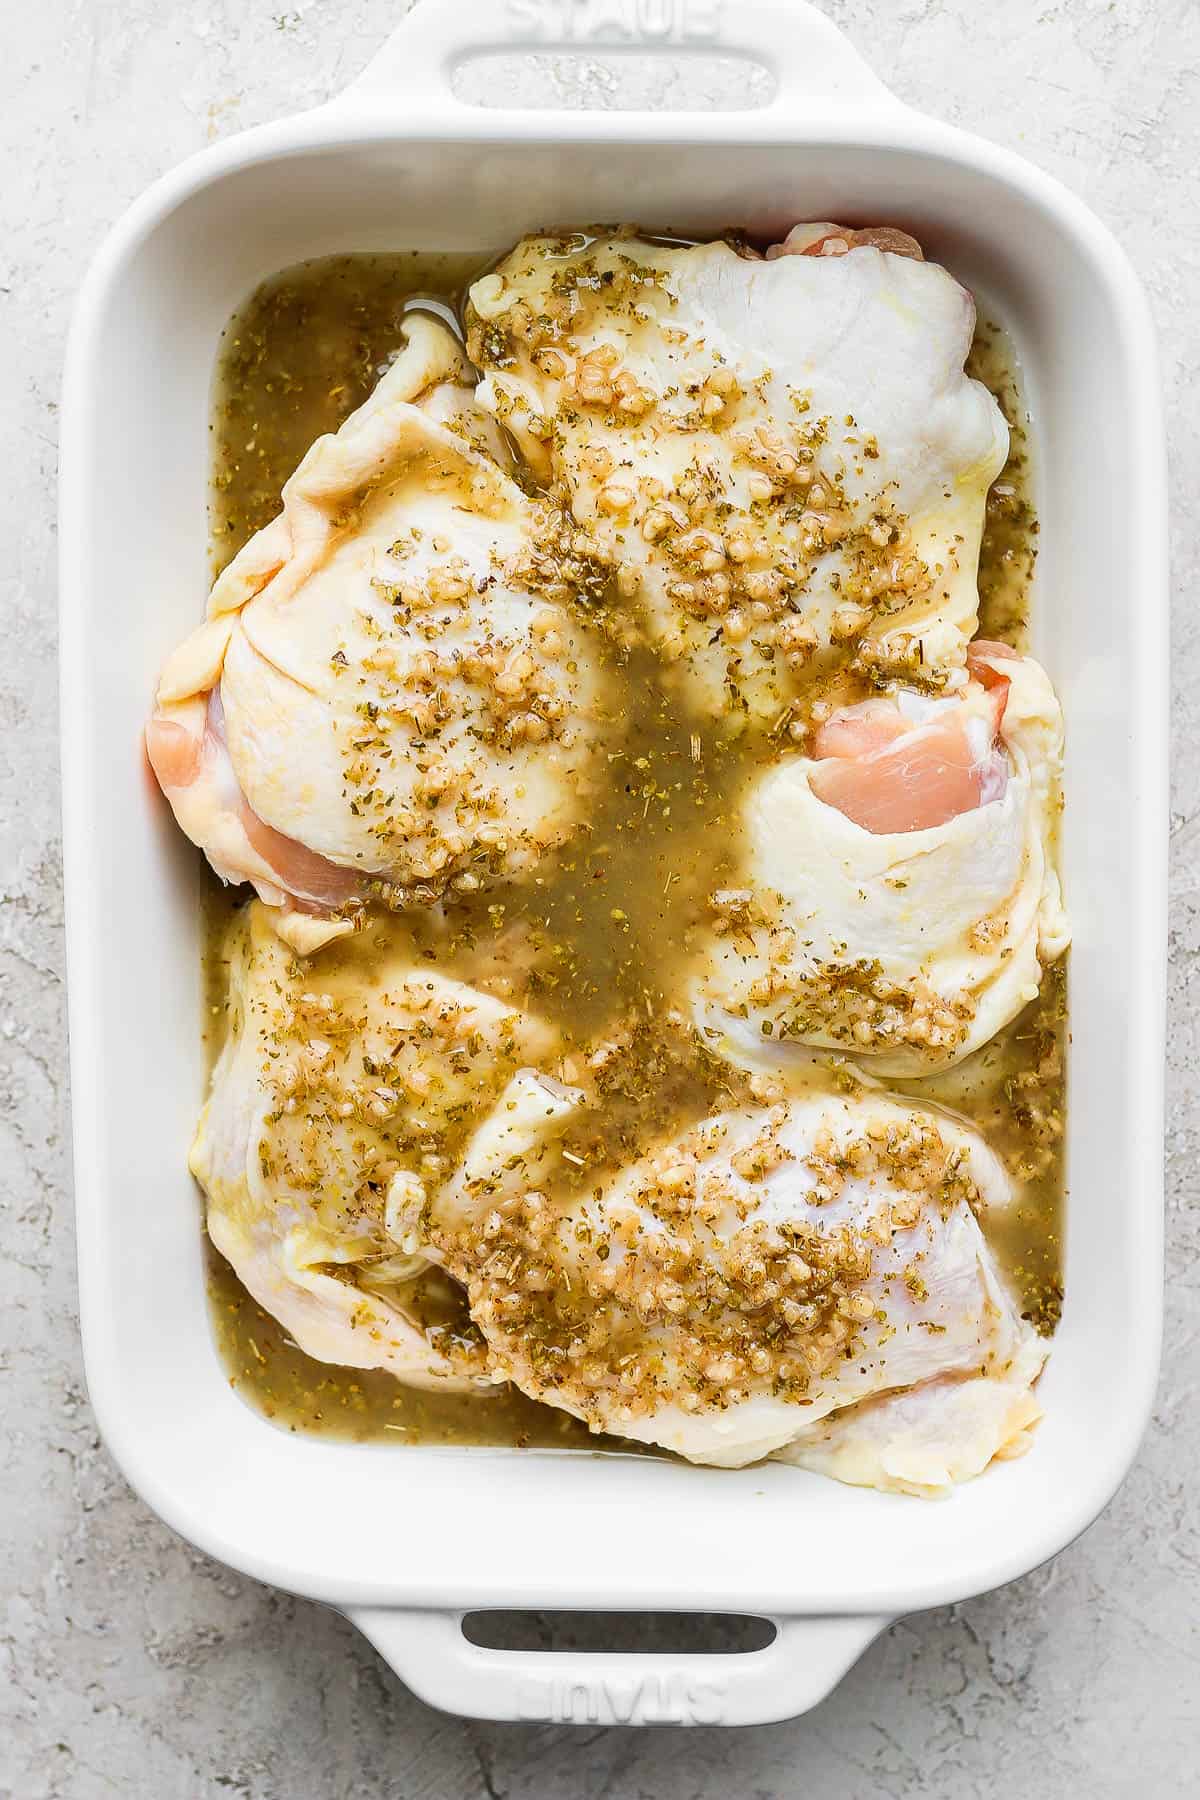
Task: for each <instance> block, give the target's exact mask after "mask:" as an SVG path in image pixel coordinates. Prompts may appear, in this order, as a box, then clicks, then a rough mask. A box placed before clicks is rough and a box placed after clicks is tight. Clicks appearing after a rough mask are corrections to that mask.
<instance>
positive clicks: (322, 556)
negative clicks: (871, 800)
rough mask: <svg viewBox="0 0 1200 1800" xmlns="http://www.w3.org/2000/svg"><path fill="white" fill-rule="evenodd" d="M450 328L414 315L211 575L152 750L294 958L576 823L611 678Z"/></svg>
mask: <svg viewBox="0 0 1200 1800" xmlns="http://www.w3.org/2000/svg"><path fill="white" fill-rule="evenodd" d="M465 374H466V366H465V363H464V360H463V357H462V353H461V351H460V350H459V348H458V345H457V343H456V341H455V339H454V338H453V336H452V334H451V333H450V332H449V331H448V330H447V329H446V328H445V327H444V326H441V325H439V324H436V323H434V322H433V321H432V320H431V319H428V318H423V317H420V316H414V317H413V318H412V319H411V320H410V322H409V324H408V327H407V344H406V347H405V349H404V350H403V351H402V353H401V354H400V356H399V357H398V358H397V360H396V361H395V362H394V364H393V365H392V367H391V368H390V369H389V370H388V372H387V374H386V375H385V376H384V377H383V379H382V380H381V381H380V383H379V385H378V386H377V388H376V389H375V391H374V393H373V394H372V395H371V396H370V398H369V399H368V400H367V401H366V403H365V404H364V405H363V406H362V407H360V408H359V410H358V411H357V412H355V413H353V414H352V415H351V416H350V418H348V419H347V420H346V422H345V424H343V426H342V427H341V429H340V430H339V431H338V432H337V433H336V435H334V436H330V437H324V438H321V439H320V440H318V442H317V443H316V444H314V445H313V447H312V449H311V450H310V451H309V452H308V454H307V456H306V457H305V458H304V460H303V462H302V463H301V465H300V467H299V469H298V470H297V471H296V473H295V474H294V475H293V476H292V477H291V479H290V481H289V482H288V483H287V485H286V486H285V488H284V492H283V511H282V512H281V513H280V515H279V516H278V518H276V519H275V520H274V522H273V523H272V524H270V525H269V526H267V527H266V528H265V529H264V530H263V531H260V532H259V533H258V534H257V536H256V537H254V538H252V539H251V540H250V542H249V543H248V544H247V545H246V546H245V548H244V549H243V550H242V551H241V552H240V553H239V555H238V556H236V557H235V558H234V560H233V562H231V563H230V565H229V567H228V568H227V569H226V570H225V572H224V574H223V575H222V576H221V577H220V579H219V580H218V582H217V583H216V586H215V587H214V589H213V592H212V597H211V600H210V602H209V617H208V620H207V621H206V623H205V624H204V625H202V626H201V627H200V628H199V630H198V631H197V632H195V633H194V634H193V636H192V637H191V638H189V639H188V640H187V642H186V643H185V644H184V645H183V646H181V648H180V649H179V650H178V651H176V653H175V654H174V656H172V658H171V659H170V661H169V662H168V664H167V667H166V669H165V670H164V672H163V676H162V679H161V681H160V684H159V690H158V702H157V706H156V710H155V713H154V717H153V718H152V719H151V721H150V723H149V725H148V727H147V731H146V743H147V749H148V752H149V756H150V760H151V763H152V764H153V766H154V770H155V773H156V774H157V776H158V779H159V781H160V783H161V785H162V787H163V789H164V792H165V793H166V794H167V797H168V798H169V799H170V801H171V804H172V806H173V807H174V809H175V813H176V816H177V818H178V819H179V822H180V824H181V825H182V826H183V828H184V830H185V831H186V832H187V833H188V835H189V836H190V837H191V838H192V839H193V840H194V841H195V842H196V843H197V844H199V845H200V846H201V847H202V848H203V849H204V850H205V852H206V854H207V855H208V858H209V860H210V862H211V863H212V865H213V867H214V868H215V869H216V871H217V873H218V874H219V875H221V876H222V877H223V878H224V879H226V880H230V881H243V880H249V881H252V882H253V883H254V885H255V887H256V888H257V890H258V892H259V894H260V896H261V897H262V898H263V899H264V900H265V901H267V902H268V903H269V904H271V905H273V906H275V907H277V908H279V909H280V911H281V915H282V922H283V927H284V929H285V930H286V931H287V932H288V933H289V936H290V938H291V941H292V942H293V943H294V944H295V945H296V946H297V947H298V948H301V949H312V948H315V947H316V946H317V945H318V944H320V943H321V942H324V941H326V940H327V939H329V938H330V937H332V936H336V935H338V934H339V933H341V932H345V931H348V930H351V929H353V915H354V912H355V910H356V909H358V908H361V905H362V903H363V902H364V901H365V900H366V899H368V898H379V899H382V900H383V901H385V902H386V903H388V904H390V905H393V906H404V905H407V904H411V903H414V902H417V903H419V902H423V901H425V902H427V901H429V900H430V899H434V898H437V897H438V896H440V895H441V894H442V893H443V892H445V891H446V890H447V889H450V890H452V891H462V892H468V891H471V890H473V889H475V888H478V887H479V886H480V885H481V884H483V883H485V882H487V881H491V880H494V879H497V878H503V877H509V876H516V875H523V874H526V873H527V872H528V871H530V870H531V869H532V868H534V867H535V866H536V865H537V863H538V862H539V860H540V859H541V858H542V857H543V856H544V855H545V854H546V853H547V851H549V850H550V849H552V848H553V847H554V846H555V845H557V844H559V843H560V842H562V841H563V840H564V839H565V838H566V837H567V836H568V835H569V834H570V833H571V832H572V831H573V830H574V828H575V826H576V823H577V821H578V818H579V814H580V809H581V806H582V805H583V803H584V801H585V799H586V794H587V790H588V777H589V770H590V768H591V763H592V758H593V755H594V752H595V749H596V745H597V737H598V733H599V731H600V729H601V725H602V719H603V701H602V692H603V686H604V683H603V679H602V676H601V673H600V670H599V668H598V666H597V663H596V661H595V657H594V652H593V649H592V646H591V645H590V643H589V642H588V640H587V637H586V634H585V630H584V628H583V627H582V626H581V625H580V623H579V622H578V619H577V618H576V616H575V615H574V614H573V612H572V611H571V610H570V609H569V608H568V607H567V606H566V605H565V604H564V601H565V600H566V599H567V598H568V597H569V595H570V594H571V593H572V592H573V591H574V588H575V586H576V585H577V581H578V579H579V578H580V576H579V565H578V562H577V559H576V558H575V557H574V553H573V551H572V550H571V547H570V536H571V534H570V533H564V530H563V522H562V519H561V517H560V516H559V515H557V514H556V513H555V512H554V511H553V509H552V508H550V507H548V506H545V505H539V504H535V503H531V502H530V501H529V500H527V499H526V497H525V495H524V494H523V493H522V491H521V489H520V488H519V487H518V486H517V485H516V483H515V482H514V481H513V480H512V479H511V478H510V476H509V475H508V474H506V473H505V472H504V471H503V470H502V469H501V467H500V466H499V464H498V463H497V461H496V460H494V459H493V457H492V456H490V455H489V454H487V453H486V449H485V448H481V447H480V446H481V443H486V440H487V437H488V433H489V432H490V434H491V441H492V442H493V443H494V444H495V447H496V449H497V451H498V452H499V453H500V454H503V452H502V451H500V448H499V444H498V441H497V439H496V434H495V428H494V426H491V425H490V423H489V422H487V421H486V420H485V417H484V415H482V414H480V413H479V412H478V410H477V409H476V408H475V406H474V400H473V395H472V393H471V390H470V389H469V388H466V387H464V386H462V385H461V383H462V381H463V379H464V377H465Z"/></svg>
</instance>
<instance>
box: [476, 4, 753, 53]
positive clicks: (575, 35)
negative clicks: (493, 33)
mask: <svg viewBox="0 0 1200 1800" xmlns="http://www.w3.org/2000/svg"><path fill="white" fill-rule="evenodd" d="M723 4H724V0H507V4H506V18H507V21H508V29H509V32H510V34H511V35H512V36H513V37H514V38H516V39H519V40H521V41H522V42H525V43H528V42H531V41H532V42H535V43H536V42H542V43H556V44H596V45H600V44H614V43H615V44H646V45H647V46H651V45H657V44H704V43H714V42H715V41H716V40H717V39H718V38H719V37H720V35H721V12H722V8H723Z"/></svg>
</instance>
